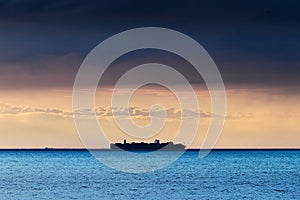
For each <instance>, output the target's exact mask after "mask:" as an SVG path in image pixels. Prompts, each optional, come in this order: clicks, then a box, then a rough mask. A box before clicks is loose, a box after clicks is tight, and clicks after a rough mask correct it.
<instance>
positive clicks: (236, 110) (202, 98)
mask: <svg viewBox="0 0 300 200" xmlns="http://www.w3.org/2000/svg"><path fill="white" fill-rule="evenodd" d="M299 8H300V3H299V2H297V1H284V2H282V1H274V0H273V1H258V0H254V1H249V2H243V1H168V0H167V1H127V0H125V1H106V0H105V1H89V2H86V1H83V0H73V1H71V0H70V1H50V0H42V1H33V0H25V1H18V0H16V1H0V148H31V147H34V148H40V147H42V148H43V147H46V146H48V147H82V143H81V141H80V138H79V136H78V134H77V131H76V128H75V125H74V120H73V116H72V114H73V113H72V88H73V83H74V80H75V77H76V73H77V71H78V69H79V67H80V65H81V63H82V61H83V60H84V58H85V57H86V56H87V55H88V53H89V52H90V51H91V50H92V49H93V48H94V47H96V46H97V45H98V44H99V43H100V42H102V41H103V40H105V39H107V38H108V37H110V36H112V35H114V34H117V33H119V32H121V31H125V30H128V29H132V28H138V27H148V26H151V27H164V28H169V29H174V30H177V31H180V32H182V33H184V34H186V35H188V36H190V37H191V38H193V39H195V40H196V41H197V42H199V43H200V44H201V45H202V46H203V47H204V48H205V49H206V51H207V52H208V53H209V54H210V56H211V57H212V58H213V60H214V61H215V63H216V65H217V66H218V69H219V71H220V73H221V75H222V78H223V81H224V84H225V87H226V93H227V114H226V120H225V125H224V129H223V131H222V134H221V136H220V138H219V140H218V142H217V144H216V147H219V148H300V128H299V126H298V124H299V122H300V108H299V105H298V102H299V100H300V91H299V88H300V87H299V86H300V79H299V78H298V77H299V76H300V67H299V64H300V51H299V49H300V26H299V25H300V14H299V12H298V11H299ZM148 62H159V63H163V64H167V65H170V66H172V67H173V68H175V69H177V70H178V71H180V72H181V73H182V74H184V76H185V77H186V78H187V79H188V80H189V81H190V82H191V83H192V84H193V88H194V89H195V91H196V93H197V97H198V99H199V104H200V108H199V112H195V111H189V112H187V113H186V115H187V116H189V117H193V116H194V115H200V116H201V120H200V122H199V130H198V134H197V136H196V138H195V140H194V142H193V145H192V147H195V148H196V147H200V145H201V142H202V141H203V138H204V136H205V133H206V131H207V128H208V125H209V122H210V120H211V117H212V114H211V107H210V106H211V105H210V97H209V94H208V92H207V89H206V87H205V84H204V82H203V79H202V78H201V76H200V75H198V74H197V73H195V71H194V70H193V67H192V66H190V64H189V63H187V62H186V61H185V60H183V59H181V58H179V57H177V56H176V55H173V54H171V53H168V52H164V51H159V50H150V49H148V50H140V51H135V52H131V53H128V54H126V55H123V56H121V57H120V58H118V59H117V60H116V61H115V62H114V63H113V64H112V65H111V66H110V67H109V69H108V71H107V72H106V76H105V77H103V79H101V81H100V83H101V85H102V86H101V87H99V88H98V90H97V94H96V106H97V107H96V111H97V119H98V120H99V123H102V124H103V127H104V129H105V130H106V133H107V137H108V138H110V139H111V141H112V142H117V141H122V140H123V139H124V138H127V139H128V140H129V141H134V140H136V138H132V137H128V136H126V135H124V133H123V132H122V131H121V130H120V129H119V128H118V127H117V126H116V124H115V123H114V120H113V118H112V117H111V112H112V108H110V105H109V99H110V95H111V91H112V88H113V85H114V83H116V81H117V80H118V78H120V76H121V75H122V74H123V73H125V72H126V71H128V70H129V69H131V68H132V67H133V66H137V65H140V64H144V63H148ZM124 92H126V90H125V91H124ZM155 103H161V104H163V105H164V106H165V108H166V110H167V113H168V118H167V123H166V126H165V127H164V128H163V129H162V131H161V132H160V133H159V134H158V135H154V136H152V137H150V138H148V139H147V141H152V140H154V139H155V138H159V139H161V140H162V141H169V140H172V138H173V137H174V133H175V132H176V128H178V124H179V122H180V120H181V119H180V117H178V113H179V111H180V107H179V105H178V102H177V101H176V98H175V97H174V95H173V94H172V93H171V92H170V91H169V90H167V89H165V88H161V87H158V86H151V87H150V86H148V87H143V88H140V89H139V90H138V91H137V92H136V93H135V95H134V96H133V98H132V101H131V102H130V105H129V106H128V108H127V109H131V111H132V114H133V116H132V118H133V119H134V120H135V122H136V123H138V124H140V125H146V124H147V123H148V122H149V117H148V110H149V107H150V106H151V105H152V104H155ZM114 109H118V110H117V113H122V110H120V108H114ZM120 115H121V114H120ZM182 142H183V143H184V142H186V141H184V138H183V139H182ZM97 145H99V146H100V147H105V146H104V144H102V143H101V141H99V144H98V143H95V146H97Z"/></svg>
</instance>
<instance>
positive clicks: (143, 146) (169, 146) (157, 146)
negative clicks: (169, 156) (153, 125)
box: [110, 140, 186, 151]
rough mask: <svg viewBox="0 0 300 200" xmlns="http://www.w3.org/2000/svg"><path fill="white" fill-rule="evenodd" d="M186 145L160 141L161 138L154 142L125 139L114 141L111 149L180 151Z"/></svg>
mask: <svg viewBox="0 0 300 200" xmlns="http://www.w3.org/2000/svg"><path fill="white" fill-rule="evenodd" d="M185 147H186V146H184V145H183V144H174V143H173V142H165V143H160V141H159V140H155V141H154V142H153V143H145V142H140V143H136V142H131V143H127V142H126V140H124V142H123V143H114V144H110V149H111V150H126V151H156V150H163V151H179V150H184V149H185Z"/></svg>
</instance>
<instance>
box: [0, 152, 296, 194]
mask: <svg viewBox="0 0 300 200" xmlns="http://www.w3.org/2000/svg"><path fill="white" fill-rule="evenodd" d="M102 153H103V155H104V156H112V157H114V156H116V157H118V156H120V155H119V154H120V153H121V152H110V153H109V154H107V153H106V152H102ZM100 154H101V152H100ZM170 154H172V152H163V153H161V156H160V157H161V159H162V160H163V159H165V158H168V157H169V156H170ZM145 162H148V161H147V160H145ZM145 164H146V163H145ZM299 170H300V151H299V150H276V151H274V150H273V151H271V150H255V151H253V150H234V151H230V150H226V151H224V150H223V151H221V150H220V151H212V152H210V153H209V154H208V155H207V156H206V157H204V158H199V153H198V152H197V151H187V152H185V153H184V154H183V155H182V156H181V157H180V158H179V159H177V160H176V161H175V162H173V163H172V164H170V165H169V166H167V167H164V168H162V169H159V170H156V171H153V172H147V173H126V172H122V171H118V170H115V169H112V168H109V167H107V166H106V165H104V164H102V163H101V162H100V161H99V160H97V159H96V158H95V157H94V156H92V155H91V154H90V153H89V152H88V151H25V150H23V151H0V199H300V171H299Z"/></svg>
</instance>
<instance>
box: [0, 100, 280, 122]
mask: <svg viewBox="0 0 300 200" xmlns="http://www.w3.org/2000/svg"><path fill="white" fill-rule="evenodd" d="M150 113H151V115H150ZM5 114H10V115H19V114H46V115H55V116H60V117H68V118H73V115H74V114H76V115H78V116H83V117H91V116H93V115H96V117H97V118H112V117H113V116H114V117H124V118H126V117H128V116H129V117H132V118H136V119H148V118H149V117H150V116H152V117H157V118H162V117H164V116H166V117H167V119H177V120H179V119H189V118H190V119H191V118H196V117H200V118H202V119H203V118H211V117H213V116H214V117H217V115H216V114H213V113H211V112H207V111H204V110H183V111H181V110H180V109H177V108H166V109H165V110H161V109H158V108H157V109H152V110H150V109H149V108H142V107H137V106H132V107H102V106H98V107H96V108H95V110H91V109H80V110H76V111H75V112H72V111H67V110H62V109H57V108H37V107H31V106H24V105H13V104H8V103H0V115H5ZM128 114H129V115H128ZM164 114H165V115H164ZM280 116H282V114H281V115H280ZM251 117H252V113H242V112H235V113H233V114H229V115H226V119H227V120H235V119H240V118H251Z"/></svg>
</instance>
